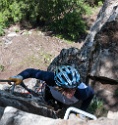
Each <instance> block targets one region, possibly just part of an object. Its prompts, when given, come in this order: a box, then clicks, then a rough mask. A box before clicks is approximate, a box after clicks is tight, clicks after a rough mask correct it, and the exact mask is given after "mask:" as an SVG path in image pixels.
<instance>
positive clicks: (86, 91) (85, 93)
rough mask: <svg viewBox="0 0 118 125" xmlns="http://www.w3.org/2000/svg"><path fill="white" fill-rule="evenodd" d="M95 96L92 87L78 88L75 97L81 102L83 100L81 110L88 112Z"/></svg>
mask: <svg viewBox="0 0 118 125" xmlns="http://www.w3.org/2000/svg"><path fill="white" fill-rule="evenodd" d="M93 96H94V90H93V89H92V88H91V87H90V86H86V87H85V88H78V89H77V91H76V93H75V97H76V98H78V99H79V100H82V104H81V107H80V109H82V110H84V111H86V110H87V108H88V107H89V105H90V103H91V101H92V99H93Z"/></svg>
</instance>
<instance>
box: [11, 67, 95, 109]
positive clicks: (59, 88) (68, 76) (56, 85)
mask: <svg viewBox="0 0 118 125" xmlns="http://www.w3.org/2000/svg"><path fill="white" fill-rule="evenodd" d="M27 78H36V79H39V80H43V81H45V83H46V88H45V100H46V102H47V103H48V104H50V103H51V101H50V100H51V99H53V100H55V101H57V102H58V103H59V104H60V106H62V107H63V105H73V104H75V103H77V102H78V101H82V104H81V107H80V109H81V110H84V111H86V110H87V108H88V106H89V104H90V102H91V100H92V99H93V96H94V91H93V89H92V88H91V87H90V86H87V85H86V84H85V83H83V82H82V81H81V78H80V74H79V73H78V71H77V70H76V69H75V68H74V67H72V66H68V65H67V66H60V67H58V68H57V69H56V70H55V71H54V72H49V71H43V70H40V69H33V68H28V69H25V70H23V71H22V72H20V73H19V74H18V75H16V76H11V77H10V78H9V80H12V81H14V83H15V84H16V85H20V84H21V83H22V82H23V80H24V79H27ZM55 101H54V102H55ZM52 105H53V104H52Z"/></svg>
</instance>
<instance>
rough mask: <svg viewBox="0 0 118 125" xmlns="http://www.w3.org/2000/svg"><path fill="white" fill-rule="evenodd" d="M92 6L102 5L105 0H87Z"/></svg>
mask: <svg viewBox="0 0 118 125" xmlns="http://www.w3.org/2000/svg"><path fill="white" fill-rule="evenodd" d="M85 2H87V3H88V4H89V5H90V6H101V5H102V4H103V3H104V2H105V0H85Z"/></svg>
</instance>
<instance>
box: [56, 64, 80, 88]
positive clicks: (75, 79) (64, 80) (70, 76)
mask: <svg viewBox="0 0 118 125" xmlns="http://www.w3.org/2000/svg"><path fill="white" fill-rule="evenodd" d="M54 80H55V82H56V84H57V85H58V86H60V87H63V88H77V86H78V85H79V84H80V74H79V73H78V71H77V70H76V69H75V68H73V67H72V66H61V67H58V68H57V69H56V71H55V76H54Z"/></svg>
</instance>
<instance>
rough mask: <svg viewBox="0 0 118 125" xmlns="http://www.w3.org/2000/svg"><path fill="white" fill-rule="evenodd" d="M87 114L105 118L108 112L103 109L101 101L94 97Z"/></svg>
mask: <svg viewBox="0 0 118 125" xmlns="http://www.w3.org/2000/svg"><path fill="white" fill-rule="evenodd" d="M88 112H90V113H92V114H94V115H96V116H97V117H100V116H106V114H107V112H108V111H107V110H106V109H105V108H104V102H103V100H101V99H99V98H98V97H96V96H95V97H94V98H93V100H92V102H91V105H90V106H89V108H88Z"/></svg>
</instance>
